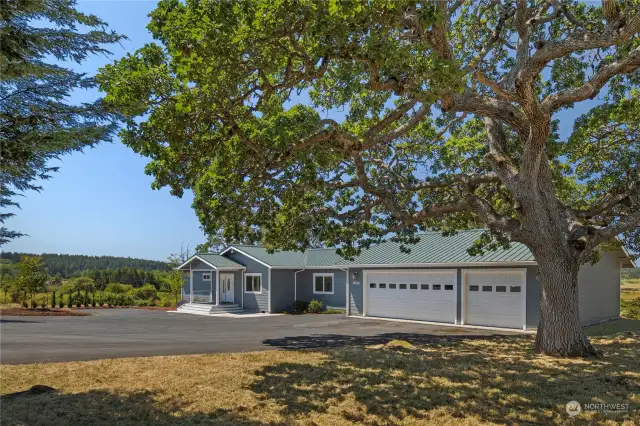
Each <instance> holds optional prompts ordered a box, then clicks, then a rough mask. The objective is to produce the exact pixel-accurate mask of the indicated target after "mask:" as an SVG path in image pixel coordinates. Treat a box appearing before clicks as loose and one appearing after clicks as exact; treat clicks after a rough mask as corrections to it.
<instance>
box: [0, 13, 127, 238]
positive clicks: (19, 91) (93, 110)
mask: <svg viewBox="0 0 640 426" xmlns="http://www.w3.org/2000/svg"><path fill="white" fill-rule="evenodd" d="M0 19H1V21H2V25H1V26H0V46H2V47H1V48H0V147H1V148H0V150H1V151H0V165H1V169H2V172H1V173H0V208H2V209H3V210H4V209H5V208H7V207H10V206H18V203H17V202H16V201H15V200H14V198H15V196H16V195H17V193H19V192H24V191H26V190H36V191H39V190H41V187H40V186H39V185H38V184H37V183H36V180H38V179H48V178H49V177H50V175H51V173H52V172H55V171H56V170H57V167H51V166H49V161H50V160H51V159H56V158H59V157H60V156H61V155H63V154H67V153H69V152H73V151H79V150H82V149H83V148H86V147H90V146H93V145H95V144H97V143H99V142H101V141H106V140H109V139H110V137H111V135H112V133H113V132H114V131H115V129H116V127H115V126H116V125H115V123H114V122H113V117H112V115H111V114H109V113H107V112H106V111H105V109H104V108H103V104H102V101H101V100H97V101H95V102H93V103H83V104H79V105H72V104H70V103H69V102H68V98H69V96H70V95H71V93H72V92H73V91H74V90H78V89H81V90H86V89H91V88H94V87H95V86H96V83H95V80H94V79H93V78H92V77H88V76H86V75H85V74H83V73H78V72H75V71H72V70H71V69H68V68H64V67H63V66H60V65H58V64H59V63H61V62H64V61H73V62H76V63H82V62H83V61H84V60H85V59H86V58H87V57H88V56H90V55H95V54H108V53H109V52H108V51H107V50H105V48H104V47H103V46H104V45H105V44H110V43H116V42H118V41H119V40H122V39H123V36H121V35H118V34H116V33H115V32H113V31H108V30H107V25H106V23H105V22H103V21H101V20H100V19H99V18H97V17H96V16H93V15H86V14H83V13H80V12H78V11H77V10H76V9H75V0H28V1H27V0H20V1H3V2H2V7H1V8H0ZM79 28H86V29H88V31H86V32H81V31H80V30H79ZM54 62H57V63H58V64H56V63H54ZM12 216H13V214H12V213H7V212H4V211H3V212H2V213H0V223H4V222H5V220H6V219H8V218H10V217H12ZM21 235H22V234H21V233H20V232H18V231H12V230H9V229H7V228H5V227H1V228H0V245H2V244H5V243H7V242H8V241H10V240H11V239H13V238H16V237H19V236H21Z"/></svg>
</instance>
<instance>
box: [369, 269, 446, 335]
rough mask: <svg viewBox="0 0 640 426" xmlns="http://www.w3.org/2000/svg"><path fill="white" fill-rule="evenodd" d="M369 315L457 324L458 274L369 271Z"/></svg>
mask: <svg viewBox="0 0 640 426" xmlns="http://www.w3.org/2000/svg"><path fill="white" fill-rule="evenodd" d="M365 285H366V286H367V294H368V295H367V298H368V305H367V308H368V309H367V315H369V316H374V317H385V318H402V319H414V320H422V321H436V322H448V323H455V321H456V272H455V271H442V272H425V271H384V272H367V280H366V283H365Z"/></svg>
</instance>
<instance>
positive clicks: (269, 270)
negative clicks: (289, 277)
mask: <svg viewBox="0 0 640 426" xmlns="http://www.w3.org/2000/svg"><path fill="white" fill-rule="evenodd" d="M267 271H268V272H267V277H268V280H269V289H268V290H267V291H268V292H269V293H267V313H269V314H270V313H271V290H273V284H272V283H271V267H269V269H268V270H267Z"/></svg>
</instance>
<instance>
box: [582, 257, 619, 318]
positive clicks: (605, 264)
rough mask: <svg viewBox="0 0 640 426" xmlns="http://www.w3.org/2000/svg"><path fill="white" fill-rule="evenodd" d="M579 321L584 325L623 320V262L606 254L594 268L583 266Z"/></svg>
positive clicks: (592, 266)
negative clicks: (613, 319) (621, 314)
mask: <svg viewBox="0 0 640 426" xmlns="http://www.w3.org/2000/svg"><path fill="white" fill-rule="evenodd" d="M578 297H579V299H580V321H581V322H582V323H583V324H592V323H594V322H599V321H605V320H608V319H611V318H617V317H618V316H620V260H619V259H618V256H617V254H616V253H613V252H609V253H607V252H603V253H601V259H600V261H599V262H598V263H596V264H595V265H589V264H587V265H582V267H581V268H580V271H579V272H578Z"/></svg>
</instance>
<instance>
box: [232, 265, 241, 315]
mask: <svg viewBox="0 0 640 426" xmlns="http://www.w3.org/2000/svg"><path fill="white" fill-rule="evenodd" d="M242 277H243V273H242V271H234V273H233V280H234V281H233V285H234V286H235V287H234V288H233V293H234V294H233V297H234V299H235V303H236V304H238V305H240V306H242V291H243V290H242V289H243V288H244V287H243V285H244V284H243V282H242Z"/></svg>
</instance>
